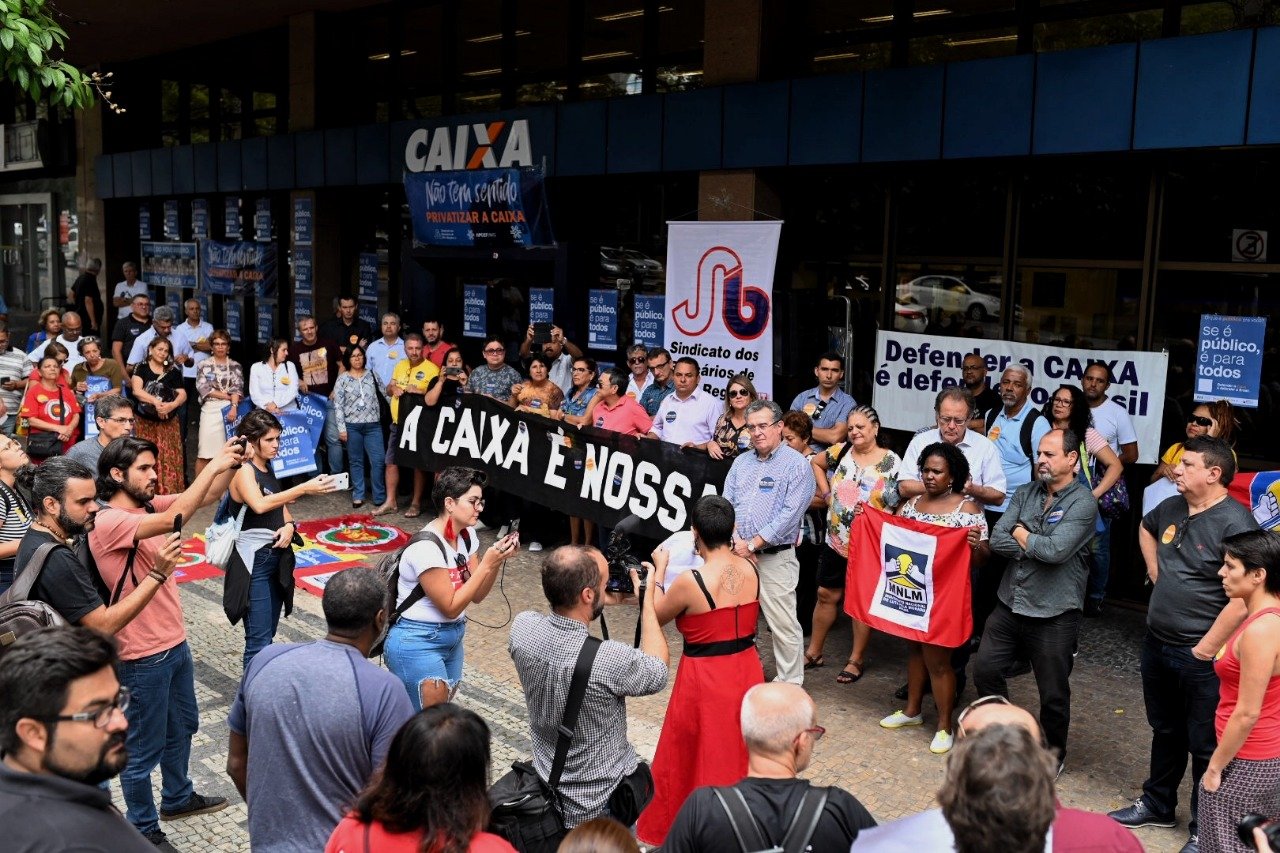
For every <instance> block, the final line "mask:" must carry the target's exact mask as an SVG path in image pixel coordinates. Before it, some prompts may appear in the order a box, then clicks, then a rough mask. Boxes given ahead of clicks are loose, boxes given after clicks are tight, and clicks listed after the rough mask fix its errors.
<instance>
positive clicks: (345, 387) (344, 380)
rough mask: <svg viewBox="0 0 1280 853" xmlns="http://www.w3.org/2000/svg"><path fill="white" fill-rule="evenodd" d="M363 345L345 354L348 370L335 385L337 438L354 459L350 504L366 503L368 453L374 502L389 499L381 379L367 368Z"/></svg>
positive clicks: (334, 402)
mask: <svg viewBox="0 0 1280 853" xmlns="http://www.w3.org/2000/svg"><path fill="white" fill-rule="evenodd" d="M366 365H367V361H366V359H365V352H364V348H363V347H361V346H360V345H359V344H352V345H351V346H350V347H348V348H347V351H346V353H344V354H343V356H342V366H343V367H344V368H346V372H344V373H340V374H338V381H337V383H336V384H335V385H334V386H333V411H334V415H335V417H336V418H337V421H338V438H339V440H341V441H343V442H344V443H346V445H347V456H348V458H349V459H350V460H351V506H352V507H354V508H356V509H359V508H360V507H362V506H364V502H365V500H366V494H367V491H368V490H367V489H366V487H365V481H364V476H365V467H364V466H365V455H366V454H367V455H368V457H369V470H370V472H371V473H372V477H371V479H372V481H373V505H374V506H382V505H383V504H384V503H386V502H387V474H386V468H387V466H386V464H385V461H386V460H385V453H386V449H385V448H384V447H383V446H382V424H381V420H380V417H379V414H378V384H377V383H378V378H377V377H376V376H374V375H373V371H371V370H368V369H367V368H366Z"/></svg>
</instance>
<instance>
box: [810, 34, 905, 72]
mask: <svg viewBox="0 0 1280 853" xmlns="http://www.w3.org/2000/svg"><path fill="white" fill-rule="evenodd" d="M892 56H893V43H892V42H887V41H873V42H863V43H860V44H850V45H846V46H844V47H827V48H823V49H821V50H819V51H818V52H817V53H815V54H814V55H813V58H812V60H811V61H810V66H809V70H810V71H812V72H813V73H814V74H843V73H845V72H848V71H867V70H870V69H872V68H888V67H889V63H890V61H891V59H892Z"/></svg>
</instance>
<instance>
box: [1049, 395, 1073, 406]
mask: <svg viewBox="0 0 1280 853" xmlns="http://www.w3.org/2000/svg"><path fill="white" fill-rule="evenodd" d="M1071 403H1072V400H1071V398H1070V397H1054V398H1053V404H1054V405H1055V406H1070V405H1071Z"/></svg>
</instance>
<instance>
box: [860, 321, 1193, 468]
mask: <svg viewBox="0 0 1280 853" xmlns="http://www.w3.org/2000/svg"><path fill="white" fill-rule="evenodd" d="M969 353H977V354H978V355H980V356H982V357H983V358H984V359H986V362H987V382H988V383H989V384H990V385H991V386H992V387H993V388H997V390H998V386H999V384H1000V374H1001V372H1002V371H1003V370H1004V368H1005V367H1007V366H1008V365H1009V364H1010V363H1013V362H1017V363H1020V364H1024V365H1026V366H1027V368H1028V369H1029V370H1030V371H1031V377H1032V389H1031V400H1032V402H1033V403H1034V404H1035V406H1036V408H1040V407H1042V406H1043V405H1044V404H1045V401H1046V400H1048V399H1049V397H1050V395H1052V394H1053V392H1054V391H1055V390H1057V387H1058V386H1059V385H1076V386H1079V385H1080V380H1081V379H1082V378H1083V377H1084V371H1085V368H1087V367H1088V366H1089V365H1090V364H1093V363H1094V362H1101V363H1103V364H1105V365H1107V367H1109V368H1110V369H1111V374H1112V376H1113V377H1114V381H1113V382H1112V385H1111V388H1110V389H1108V392H1107V393H1108V395H1109V396H1110V397H1111V399H1112V400H1114V401H1115V402H1117V403H1119V404H1120V405H1121V406H1122V407H1124V409H1125V410H1126V411H1127V412H1128V413H1129V417H1131V418H1132V419H1133V428H1134V430H1135V431H1136V432H1137V434H1138V461H1139V462H1141V463H1151V464H1154V463H1155V461H1156V459H1157V458H1158V457H1159V455H1160V451H1161V448H1160V422H1161V419H1162V418H1163V417H1164V385H1165V376H1166V371H1167V369H1168V364H1169V356H1168V354H1167V353H1162V352H1129V351H1122V350H1093V349H1072V348H1069V347H1050V346H1042V345H1040V344H1024V343H1016V342H1014V341H987V340H980V339H975V338H948V337H939V336H936V335H913V334H908V333H907V332H886V331H883V330H882V331H880V332H879V333H877V335H876V357H875V370H874V371H873V373H872V382H873V384H874V387H875V391H874V394H873V401H874V402H873V405H874V406H875V407H876V411H877V412H878V413H879V415H880V422H881V423H882V424H884V426H886V427H889V428H891V429H902V430H910V431H912V432H914V431H916V430H918V429H921V428H922V427H926V426H933V425H934V424H935V423H936V421H935V418H934V413H933V401H934V397H935V396H937V393H938V392H939V391H941V390H942V389H943V388H951V387H955V386H958V385H960V384H961V379H960V364H961V362H962V361H963V360H964V357H965V356H966V355H968V354H969Z"/></svg>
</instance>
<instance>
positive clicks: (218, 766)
mask: <svg viewBox="0 0 1280 853" xmlns="http://www.w3.org/2000/svg"><path fill="white" fill-rule="evenodd" d="M293 510H294V512H295V515H297V516H298V517H300V518H303V519H305V518H320V517H326V516H336V515H340V514H343V513H346V512H350V504H349V503H347V502H346V498H345V496H342V497H338V496H326V497H323V498H310V499H306V500H305V501H303V502H301V503H299V504H298V505H296V506H294V507H293ZM209 514H210V513H209V510H205V511H203V512H201V513H200V514H198V515H197V517H196V518H195V519H193V520H192V522H191V523H190V524H189V525H188V528H187V529H188V532H193V531H198V530H202V529H203V528H204V526H205V525H206V524H207V523H208V517H209ZM382 520H383V521H389V522H391V523H393V524H398V525H399V526H401V527H403V528H405V529H407V530H410V532H413V531H416V530H417V529H418V528H419V527H420V522H421V521H422V520H421V519H414V520H412V521H410V520H406V519H404V518H402V517H400V516H395V515H393V516H388V517H385V518H384V519H382ZM527 536H528V533H527V532H526V537H527ZM492 537H493V534H492V533H491V532H486V533H484V534H482V539H483V540H484V543H485V545H486V546H487V544H488V542H489V541H491V539H492ZM541 557H542V555H540V554H529V553H527V552H522V553H521V554H520V556H519V557H517V558H515V559H513V560H512V561H510V563H509V564H508V567H507V570H506V574H505V577H503V579H502V585H501V590H500V589H499V588H498V587H495V588H494V591H493V593H491V594H490V596H489V599H488V600H487V601H485V602H484V603H483V604H480V605H477V606H474V607H472V608H471V609H470V611H469V613H470V615H471V616H472V617H474V619H475V620H477V621H474V622H472V623H471V624H470V625H469V626H468V628H467V634H466V665H465V670H464V676H463V684H462V687H461V689H460V691H459V694H458V698H457V701H458V702H460V703H461V704H463V705H466V706H467V707H470V708H471V709H473V710H475V711H476V712H477V713H479V714H480V715H481V716H483V717H484V719H485V720H486V721H487V722H488V724H489V726H490V728H491V730H492V733H493V775H494V778H496V777H497V776H499V775H501V774H502V773H503V772H505V770H506V768H507V767H509V766H510V764H511V762H512V761H515V760H517V759H521V758H526V757H527V756H528V755H529V754H530V745H529V735H528V728H527V725H526V720H525V710H524V700H523V695H522V693H521V691H520V684H519V681H518V680H517V678H516V674H515V669H514V667H513V666H512V663H511V659H510V657H509V656H508V655H507V629H506V628H505V627H502V628H486V627H482V626H481V625H480V624H479V623H480V622H483V623H486V624H488V625H495V626H497V625H503V623H504V622H505V620H507V618H508V603H507V602H508V601H509V602H510V609H511V611H512V612H515V613H518V612H520V611H522V610H529V609H535V610H540V611H545V610H546V602H545V599H544V598H543V596H542V588H541V585H540V583H539V581H538V566H539V564H540V561H541ZM180 589H181V591H182V600H183V606H184V607H185V609H186V614H187V629H188V632H189V634H190V642H191V647H192V650H193V652H194V654H195V660H196V695H197V698H198V700H199V704H200V731H199V733H198V734H197V735H196V737H195V741H194V745H193V750H192V758H191V765H192V766H191V774H192V778H193V779H194V780H195V785H196V790H198V791H200V792H201V793H204V794H216V795H219V796H225V797H228V798H229V799H230V800H231V803H232V804H231V806H230V807H228V808H227V809H224V810H223V811H221V812H218V813H215V814H211V815H201V816H199V817H195V818H190V819H188V820H182V821H173V822H167V823H162V824H161V827H162V829H164V831H165V832H166V833H168V835H169V840H170V842H171V843H172V844H173V845H174V846H175V847H176V848H177V849H178V850H180V851H184V853H187V851H191V852H192V853H195V852H196V851H247V850H248V849H249V844H248V836H247V832H246V828H245V826H246V824H245V820H246V814H245V805H244V803H243V801H242V800H241V799H240V797H239V795H237V794H236V791H235V787H234V786H233V785H232V784H231V781H230V779H229V778H228V777H227V776H226V774H225V772H224V769H223V768H224V767H225V764H226V750H227V711H228V710H229V708H230V705H231V701H232V699H233V698H234V696H235V691H236V687H237V684H238V681H239V678H240V668H241V663H240V662H241V654H242V652H243V648H244V632H243V629H242V628H241V627H240V626H235V627H232V626H230V625H228V624H227V620H226V617H225V616H224V614H223V612H222V581H221V579H220V578H218V579H212V580H205V581H197V582H193V583H186V584H182V585H181V587H180ZM504 592H505V599H506V600H504V595H503V593H504ZM635 612H636V611H635V608H634V607H627V606H620V607H614V608H610V609H609V610H608V611H607V612H606V618H607V620H608V622H609V625H610V628H611V629H612V632H613V636H614V637H615V638H623V639H624V640H630V638H631V636H632V632H633V631H634V625H635ZM760 624H761V635H762V637H763V640H762V641H760V642H758V643H757V645H758V648H759V649H760V654H761V657H762V658H763V660H764V665H765V671H766V674H767V675H768V676H772V672H773V668H772V667H773V661H772V651H771V643H770V642H769V641H768V635H767V632H766V629H765V627H764V621H763V620H761V623H760ZM1142 631H1143V615H1142V614H1140V613H1136V612H1129V611H1125V610H1123V609H1120V608H1116V607H1110V608H1108V610H1107V613H1106V615H1105V617H1104V618H1102V619H1090V620H1085V623H1084V629H1083V632H1082V636H1081V641H1080V654H1079V657H1078V658H1077V663H1076V668H1075V672H1074V673H1073V675H1072V678H1071V685H1072V691H1073V695H1072V703H1071V707H1072V724H1071V740H1070V747H1069V748H1070V754H1069V755H1068V757H1067V767H1066V770H1065V772H1064V773H1063V774H1062V776H1061V777H1060V778H1059V780H1058V796H1059V799H1060V800H1061V801H1062V803H1063V804H1064V805H1067V806H1073V807H1076V808H1083V809H1090V810H1093V811H1102V812H1105V811H1108V810H1110V809H1114V808H1118V807H1120V806H1123V805H1126V804H1128V803H1129V802H1130V801H1131V800H1132V799H1133V797H1135V796H1136V795H1137V794H1138V793H1139V792H1140V786H1141V784H1142V780H1143V778H1144V777H1145V775H1146V770H1147V759H1148V748H1149V741H1150V729H1149V728H1148V726H1147V723H1146V719H1145V714H1144V711H1143V705H1142V685H1141V680H1140V678H1139V672H1138V647H1139V640H1140V638H1141V636H1142ZM666 633H667V638H668V642H669V643H670V644H671V648H672V681H674V672H675V664H676V662H677V660H678V658H679V636H678V634H677V632H676V630H675V627H674V625H669V626H668V627H667V630H666ZM323 634H324V617H323V614H322V613H321V610H320V599H319V598H318V597H316V596H314V595H312V594H311V593H309V592H306V591H303V590H301V589H300V590H299V591H298V593H297V596H296V599H295V608H294V611H293V615H292V616H291V617H290V618H287V619H283V620H281V623H280V631H279V633H278V635H277V637H276V641H277V642H299V641H305V640H310V639H314V638H316V637H320V636H322V635H323ZM849 643H850V632H849V624H848V620H847V619H842V620H841V621H840V622H838V623H837V626H836V628H835V629H834V630H833V631H832V633H831V635H830V636H829V637H828V640H827V646H826V659H827V665H826V666H825V667H823V668H821V669H817V670H810V671H809V672H807V673H806V683H805V687H806V689H808V690H809V692H810V693H811V694H812V695H813V697H814V699H815V701H816V702H817V704H818V713H819V721H820V722H821V724H822V725H824V726H825V727H826V728H827V736H826V737H825V738H824V739H823V740H822V742H821V743H820V744H819V745H818V748H817V749H816V750H815V753H814V759H813V764H812V766H811V767H810V768H809V770H808V771H807V773H806V774H805V775H806V776H807V777H808V778H809V779H811V780H812V781H814V782H815V783H818V784H829V785H830V784H834V785H840V786H841V787H843V788H845V789H847V790H849V791H850V792H852V793H853V794H854V795H855V796H857V797H858V798H859V799H860V800H861V801H862V802H863V803H864V804H865V805H866V806H867V808H868V809H869V810H870V811H871V813H872V814H873V815H875V817H876V819H877V820H879V821H882V822H883V821H887V820H893V819H895V818H898V817H902V816H904V815H907V814H911V813H913V812H916V811H919V810H922V809H927V808H930V807H932V806H933V805H934V802H933V796H934V793H935V792H936V791H937V788H938V786H939V784H940V783H941V780H942V768H943V764H944V761H945V758H944V757H941V756H935V755H932V754H931V753H930V752H929V749H928V747H929V740H930V738H931V737H932V732H933V729H932V728H931V726H932V725H933V724H934V720H935V719H936V717H934V716H933V715H934V713H935V712H934V708H933V705H932V703H931V702H929V701H926V702H925V725H924V726H923V727H919V728H908V729H904V730H899V731H888V730H885V729H881V728H880V727H879V726H878V725H877V723H878V721H879V719H880V718H881V717H883V716H884V715H886V714H888V713H890V712H892V711H893V710H895V709H896V708H899V707H901V705H902V703H901V701H899V700H895V699H894V698H893V695H892V694H893V691H894V690H895V689H896V688H897V686H898V685H899V684H901V683H903V681H905V677H906V654H905V644H904V643H902V642H901V641H899V640H897V639H895V638H892V637H885V636H882V635H876V636H874V637H873V639H872V644H871V648H870V650H869V652H868V654H867V660H868V667H867V671H866V675H865V677H864V678H862V679H861V680H860V681H859V682H858V683H857V684H854V685H848V686H846V685H839V684H836V683H835V681H834V679H835V675H836V673H837V672H839V671H840V666H839V665H838V664H839V662H841V661H843V659H844V656H845V654H846V653H847V651H848V649H849ZM323 685H324V679H323V673H317V674H316V689H317V690H321V689H323ZM1010 690H1011V695H1012V698H1013V700H1014V701H1015V702H1017V703H1018V704H1020V705H1023V706H1025V707H1028V708H1031V709H1032V710H1033V711H1034V710H1035V709H1036V708H1037V707H1038V700H1037V696H1036V689H1035V681H1034V678H1033V677H1032V676H1022V677H1019V678H1016V679H1014V680H1013V681H1012V682H1011V686H1010ZM669 691H670V682H669V683H668V689H667V690H664V691H663V692H662V693H660V694H658V695H656V696H651V697H647V698H644V699H636V700H631V701H629V702H628V706H627V707H628V717H629V726H630V737H631V740H632V742H633V743H635V745H636V747H637V748H638V749H639V751H640V753H641V754H642V755H644V756H645V757H649V758H651V757H652V756H653V751H654V748H655V746H656V745H657V740H658V733H659V730H660V727H661V724H662V719H663V715H664V714H665V712H666V705H667V698H668V696H669ZM973 698H974V693H973V688H972V686H970V687H968V688H967V689H966V691H965V694H964V695H963V696H962V697H961V707H963V704H964V703H966V702H968V701H971V700H972V699H973ZM159 776H160V774H159V772H158V771H157V772H156V773H155V774H154V778H155V783H156V801H157V802H159ZM1188 785H1189V783H1184V786H1183V793H1182V797H1181V803H1180V806H1179V810H1178V819H1179V827H1178V828H1177V829H1153V828H1147V829H1141V830H1138V831H1137V834H1138V837H1139V838H1140V839H1141V840H1142V843H1143V844H1144V845H1145V846H1146V848H1147V849H1148V850H1150V851H1154V852H1155V853H1163V852H1164V851H1172V853H1176V851H1178V850H1180V849H1181V847H1182V845H1183V844H1184V843H1185V841H1186V828H1185V827H1186V820H1187V817H1188V807H1187V803H1188V790H1189V788H1188ZM112 787H113V791H114V793H115V797H116V801H117V803H118V804H119V805H121V806H123V802H122V801H121V800H120V790H119V784H118V782H117V783H113V785H112ZM282 819H287V816H282Z"/></svg>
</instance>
